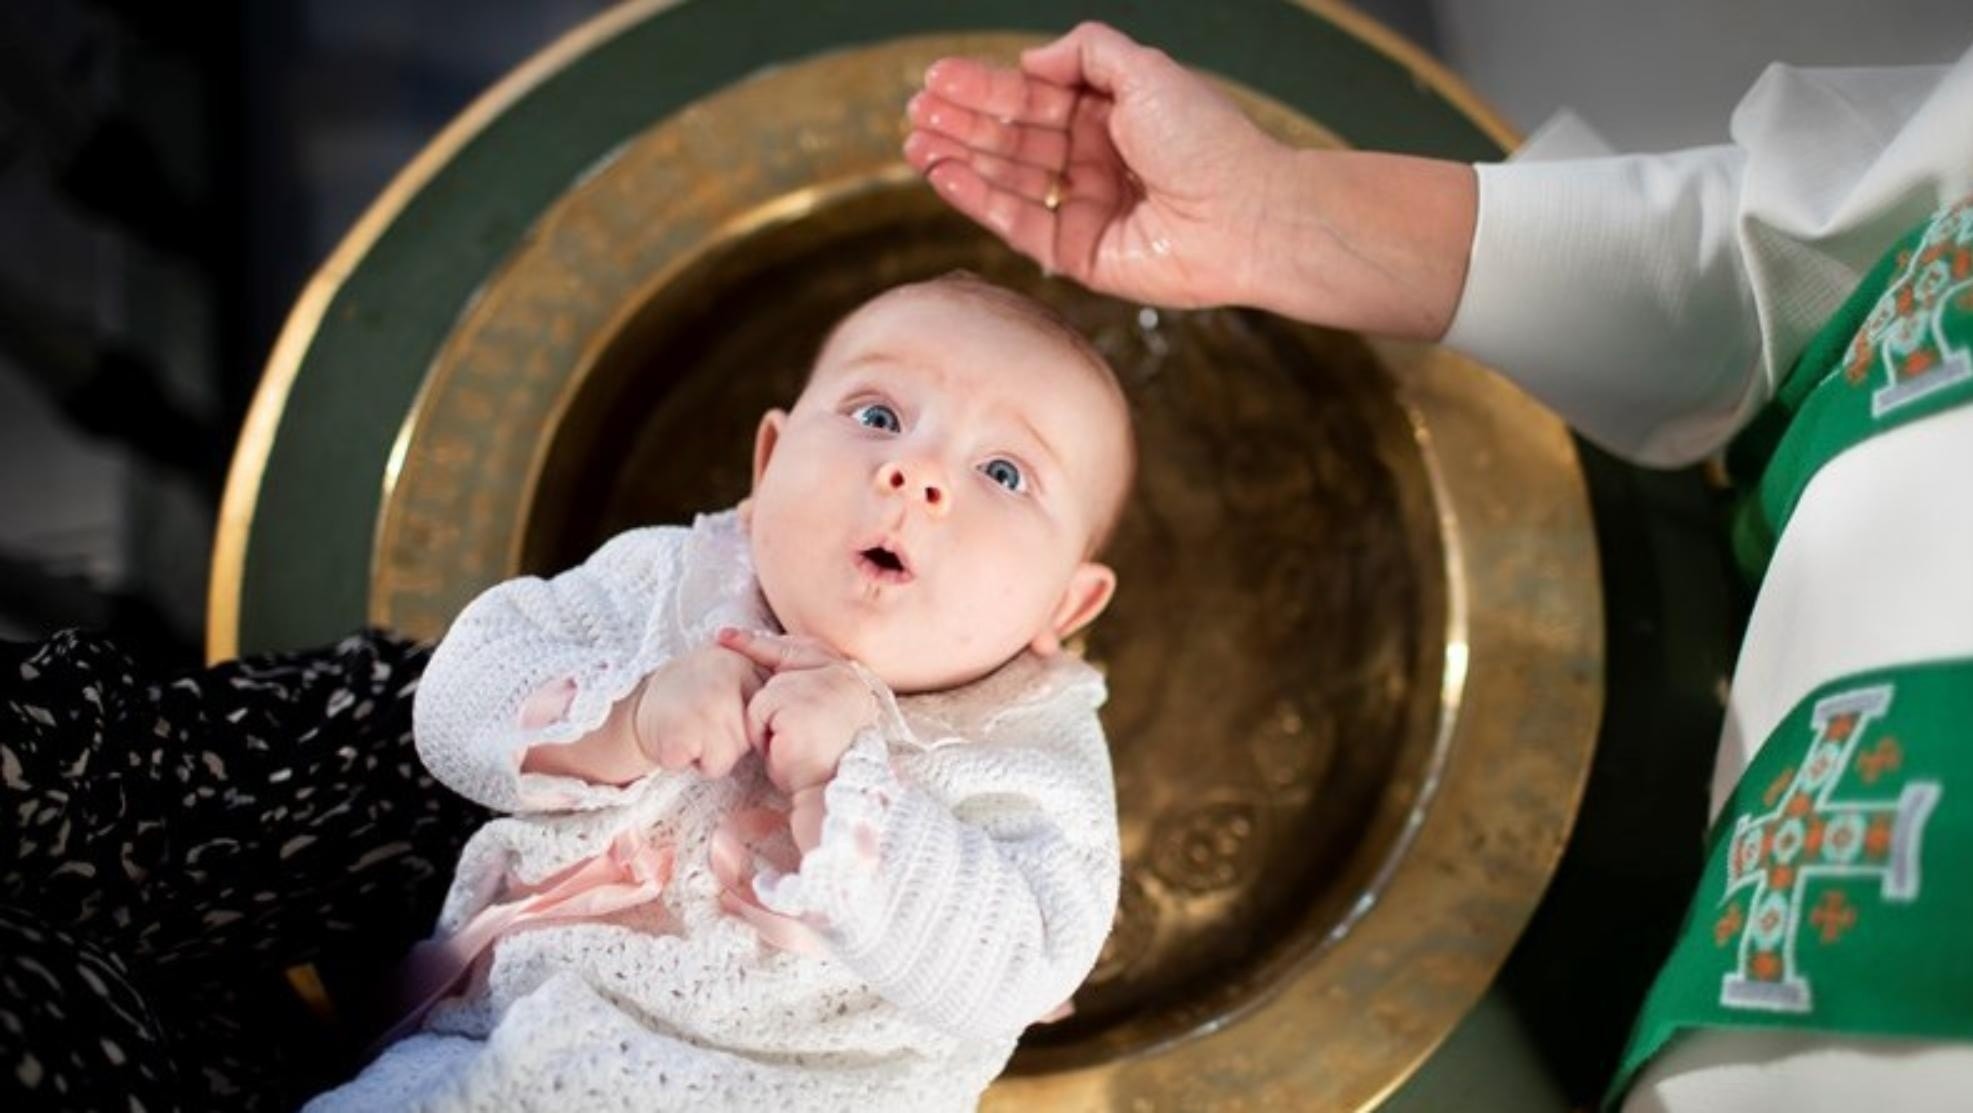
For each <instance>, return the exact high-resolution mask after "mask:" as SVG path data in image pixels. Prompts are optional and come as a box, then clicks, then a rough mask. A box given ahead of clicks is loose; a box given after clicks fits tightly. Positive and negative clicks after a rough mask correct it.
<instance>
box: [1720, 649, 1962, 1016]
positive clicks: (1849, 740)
mask: <svg viewBox="0 0 1973 1113" xmlns="http://www.w3.org/2000/svg"><path fill="white" fill-rule="evenodd" d="M1893 695H1894V689H1893V688H1892V686H1891V685H1888V684H1880V685H1875V686H1872V687H1868V688H1859V689H1855V690H1852V691H1848V692H1842V693H1839V694H1837V695H1833V696H1829V697H1827V698H1825V699H1822V700H1818V701H1817V702H1816V705H1815V708H1814V711H1813V712H1812V713H1811V716H1810V725H1811V726H1812V727H1813V729H1814V731H1815V737H1814V739H1813V740H1812V741H1811V742H1810V744H1809V748H1808V754H1807V756H1806V758H1805V759H1804V760H1803V761H1802V762H1801V764H1800V766H1799V768H1798V769H1797V770H1796V771H1795V772H1794V774H1793V776H1792V778H1791V779H1790V780H1789V782H1788V783H1787V785H1786V786H1785V787H1783V788H1781V790H1780V791H1779V792H1776V791H1774V789H1773V788H1772V787H1770V790H1769V792H1768V793H1766V794H1765V795H1764V799H1763V804H1764V806H1765V807H1766V808H1767V810H1766V811H1764V812H1761V813H1759V814H1757V815H1741V816H1740V817H1738V818H1737V819H1736V820H1735V821H1734V825H1733V842H1732V845H1731V848H1730V850H1729V852H1728V855H1727V875H1726V889H1725V891H1724V892H1723V893H1721V894H1720V901H1721V903H1731V905H1732V910H1731V911H1730V912H1729V913H1728V914H1727V916H1726V917H1725V918H1722V919H1721V920H1720V921H1718V922H1717V923H1716V924H1715V925H1714V927H1715V931H1716V936H1715V938H1718V935H1719V934H1720V933H1727V934H1730V931H1729V924H1731V925H1732V927H1731V931H1737V932H1738V933H1739V936H1740V946H1739V951H1738V955H1737V962H1736V964H1735V968H1734V969H1733V970H1731V971H1729V972H1728V973H1727V974H1726V975H1725V976H1724V977H1722V978H1721V980H1720V1004H1722V1005H1724V1006H1726V1007H1728V1008H1739V1009H1759V1010H1763V1011H1767V1012H1790V1013H1800V1012H1807V1011H1809V1009H1810V1008H1811V1007H1812V1006H1813V1003H1814V997H1813V994H1812V993H1811V992H1810V985H1809V980H1808V978H1807V977H1805V976H1803V974H1802V972H1801V971H1800V969H1798V968H1797V965H1796V954H1795V937H1796V934H1797V932H1798V930H1799V928H1800V924H1801V920H1802V912H1803V906H1804V890H1806V889H1807V887H1808V885H1809V883H1810V882H1812V881H1830V880H1847V879H1859V878H1862V879H1874V880H1876V881H1877V882H1878V893H1879V895H1880V896H1881V897H1882V898H1883V899H1884V900H1885V901H1886V902H1889V903H1894V904H1904V903H1909V902H1911V901H1914V900H1916V899H1918V887H1919V876H1918V862H1919V854H1918V852H1919V839H1920V836H1922V835H1923V833H1924V830H1925V821H1926V820H1927V818H1929V817H1930V815H1931V813H1932V809H1933V807H1934V806H1935V805H1936V804H1937V803H1938V801H1939V791H1940V790H1939V784H1938V782H1937V781H1912V782H1910V783H1907V784H1906V785H1905V786H1904V789H1903V791H1901V792H1900V793H1899V795H1898V798H1897V799H1896V800H1838V799H1834V798H1833V797H1834V794H1835V790H1836V786H1837V784H1838V782H1840V781H1841V780H1842V779H1843V773H1844V772H1845V771H1846V770H1848V769H1850V768H1852V767H1855V768H1856V769H1857V770H1858V779H1860V780H1863V781H1865V782H1866V783H1868V782H1874V781H1876V780H1877V779H1878V778H1879V777H1880V776H1882V775H1883V774H1884V772H1886V771H1887V770H1893V769H1896V768H1897V767H1898V764H1899V761H1900V760H1901V752H1900V751H1899V750H1898V749H1897V744H1896V743H1895V742H1893V741H1892V740H1890V739H1888V738H1885V739H1880V740H1879V741H1878V743H1877V744H1876V746H1875V747H1874V748H1873V749H1870V750H1868V751H1862V752H1859V751H1861V750H1862V747H1861V745H1860V743H1861V741H1862V739H1863V737H1864V735H1865V734H1866V733H1867V730H1868V727H1869V725H1870V723H1871V722H1872V721H1873V720H1876V719H1880V718H1882V717H1883V716H1884V714H1885V713H1886V712H1888V711H1889V710H1890V707H1891V700H1892V697H1893ZM1778 741H1779V740H1777V742H1778ZM1770 744H1775V743H1770ZM1887 744H1888V747H1889V748H1888V749H1887V748H1886V746H1887ZM1867 761H1868V762H1870V763H1871V764H1869V765H1868V766H1866V764H1865V763H1866V762H1867ZM1866 770H1867V771H1866ZM1742 890H1751V893H1750V894H1749V897H1748V900H1747V913H1746V917H1745V923H1744V926H1743V925H1742V923H1741V917H1740V914H1739V901H1738V900H1737V899H1736V898H1737V896H1738V894H1739V893H1740V892H1741V891H1742ZM1808 919H1809V922H1810V926H1811V927H1813V928H1814V929H1816V930H1817V931H1819V932H1820V933H1821V936H1822V941H1823V942H1825V943H1834V942H1835V941H1836V940H1837V939H1838V938H1839V937H1840V936H1841V935H1842V934H1843V933H1844V932H1846V931H1848V930H1850V929H1851V928H1852V927H1854V926H1855V925H1856V921H1857V910H1856V907H1855V906H1854V905H1852V904H1850V903H1849V901H1848V899H1847V897H1845V896H1844V894H1843V893H1842V891H1841V890H1835V889H1829V890H1824V891H1823V894H1822V903H1821V904H1819V905H1817V906H1816V907H1815V909H1814V910H1813V911H1812V912H1811V913H1810V914H1809V917H1808Z"/></svg>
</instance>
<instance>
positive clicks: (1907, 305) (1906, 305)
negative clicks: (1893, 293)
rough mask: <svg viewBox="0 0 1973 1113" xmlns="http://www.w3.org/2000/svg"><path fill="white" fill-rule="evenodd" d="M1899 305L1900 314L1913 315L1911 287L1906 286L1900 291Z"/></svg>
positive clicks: (1903, 315)
mask: <svg viewBox="0 0 1973 1113" xmlns="http://www.w3.org/2000/svg"><path fill="white" fill-rule="evenodd" d="M1897 305H1898V316H1900V317H1909V316H1911V309H1912V297H1911V287H1909V286H1906V287H1905V288H1904V289H1902V290H1899V291H1898V302H1897Z"/></svg>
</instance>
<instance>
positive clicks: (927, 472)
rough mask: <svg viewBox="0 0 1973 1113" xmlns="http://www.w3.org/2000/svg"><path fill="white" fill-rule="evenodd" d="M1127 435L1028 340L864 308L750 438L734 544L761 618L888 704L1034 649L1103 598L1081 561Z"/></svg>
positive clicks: (882, 305)
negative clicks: (860, 673) (853, 671)
mask: <svg viewBox="0 0 1973 1113" xmlns="http://www.w3.org/2000/svg"><path fill="white" fill-rule="evenodd" d="M1128 421H1129V414H1128V411H1127V410H1126V409H1125V405H1124V402H1123V398H1122V396H1121V394H1120V393H1119V392H1118V391H1117V389H1116V387H1115V385H1114V384H1113V383H1111V382H1110V381H1109V380H1108V378H1107V376H1106V375H1105V373H1104V372H1103V371H1101V370H1100V369H1097V368H1092V367H1090V366H1089V365H1087V364H1086V363H1084V362H1083V359H1082V357H1081V355H1080V354H1079V353H1077V352H1076V351H1074V350H1073V349H1072V348H1071V347H1070V346H1069V345H1068V344H1067V343H1065V342H1064V341H1063V340H1062V339H1061V338H1060V337H1056V336H1050V335H1049V334H1048V333H1047V332H1046V331H1044V330H1043V329H1041V328H1040V327H1039V326H1038V325H1035V324H1033V323H1030V322H1025V321H1020V320H1016V319H1011V318H1010V317H1009V316H1007V315H1006V314H1005V313H1003V312H1000V311H996V310H995V309H993V308H990V307H988V306H986V305H983V304H981V302H980V301H979V300H978V295H972V294H968V293H966V292H964V291H953V290H951V289H947V288H942V287H939V286H937V285H932V286H915V287H906V288H904V289H901V290H896V291H892V292H890V293H887V294H885V295H883V296H882V297H880V298H878V299H877V300H875V301H873V302H871V303H869V304H868V305H866V306H864V307H863V308H862V309H859V310H858V311H857V312H856V313H854V314H852V315H851V317H850V318H849V320H847V321H845V322H844V323H843V325H842V326H841V327H840V328H839V329H838V330H837V332H836V334H835V336H834V338H833V339H832V340H831V341H830V343H829V344H828V345H827V346H826V347H825V348H824V350H823V352H822V354H821V355H820V356H819V357H818V359H817V364H816V368H815V373H814V376H813V378H812V379H811V380H810V382H809V386H808V388H807V389H806V390H805V391H804V392H803V393H802V396H801V398H800V399H799V400H797V402H796V403H795V406H794V409H793V410H792V411H790V412H788V413H785V414H784V413H782V412H781V411H779V410H776V411H774V412H771V413H769V414H768V415H767V416H766V417H765V418H764V419H763V420H762V422H761V428H760V437H759V441H758V443H757V445H756V448H755V460H754V494H753V498H752V500H751V503H750V508H749V511H748V522H749V525H748V528H749V530H750V534H751V538H752V544H753V554H754V563H755V568H756V571H757V572H758V574H759V577H760V584H761V590H762V592H763V593H764V594H765V595H766V597H767V602H768V605H769V606H771V607H772V608H773V610H774V614H775V616H776V617H777V618H779V619H780V621H781V623H782V625H783V626H784V627H786V628H787V629H788V630H789V631H790V632H791V633H797V634H806V635H809V636H812V637H817V638H820V639H822V640H823V641H825V642H828V643H829V644H830V645H833V646H834V647H835V648H836V649H838V650H839V651H841V652H843V653H846V654H848V655H849V656H851V657H854V658H856V659H857V660H859V661H861V662H863V664H864V665H866V666H868V667H869V668H870V669H871V670H872V671H874V672H875V673H876V674H877V675H878V676H880V677H882V678H883V679H884V681H885V682H886V683H888V684H889V685H891V686H892V687H893V688H894V689H896V690H898V691H901V692H912V691H925V690H930V689H938V688H949V687H952V686H954V685H957V684H961V683H965V682H966V681H969V680H973V679H975V678H977V677H980V676H983V675H985V674H986V673H988V672H991V671H992V670H993V669H995V668H997V667H999V666H1000V665H1001V664H1002V663H1004V662H1006V661H1007V660H1008V659H1009V658H1011V657H1013V656H1014V655H1015V654H1017V653H1019V652H1020V651H1021V650H1022V649H1023V648H1033V649H1035V650H1036V651H1037V652H1042V653H1052V652H1054V651H1055V650H1056V649H1057V648H1058V640H1059V639H1060V638H1061V637H1063V636H1065V635H1066V634H1068V633H1069V632H1071V631H1073V630H1074V629H1076V628H1078V627H1080V626H1081V625H1082V624H1084V623H1086V622H1088V621H1089V620H1090V619H1092V618H1094V617H1095V616H1096V614H1097V613H1098V612H1099V611H1101V610H1102V609H1103V606H1104V604H1105V603H1107V602H1108V601H1109V598H1110V593H1111V590H1112V589H1113V587H1114V586H1115V576H1114V575H1113V574H1112V573H1111V572H1110V570H1109V569H1108V568H1106V567H1104V566H1102V565H1100V564H1095V563H1093V562H1091V561H1089V560H1088V559H1087V558H1088V556H1089V552H1090V548H1091V539H1092V537H1093V536H1094V535H1095V533H1096V531H1098V530H1099V529H1101V528H1102V526H1103V524H1104V522H1105V521H1106V520H1107V518H1108V517H1109V516H1110V515H1111V513H1112V512H1113V509H1114V508H1115V506H1116V505H1117V503H1118V502H1119V501H1120V500H1121V499H1122V497H1123V493H1124V487H1125V485H1126V484H1127V482H1128V471H1129V451H1130V450H1129V427H1128Z"/></svg>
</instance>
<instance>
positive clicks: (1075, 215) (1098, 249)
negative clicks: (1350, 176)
mask: <svg viewBox="0 0 1973 1113" xmlns="http://www.w3.org/2000/svg"><path fill="white" fill-rule="evenodd" d="M906 111H907V114H908V116H909V118H910V122H911V126H912V131H911V134H910V135H909V137H907V138H906V140H905V146H904V153H905V157H906V158H907V159H908V160H909V161H910V162H911V164H912V165H913V166H915V167H917V168H918V169H919V170H920V171H922V172H923V173H924V174H925V176H926V178H927V179H928V180H929V181H930V182H931V183H932V185H933V186H934V187H935V188H937V189H938V191H939V192H940V194H942V195H943V196H944V197H945V198H946V199H947V200H948V201H949V202H950V203H951V204H952V205H953V206H954V207H955V208H957V209H958V210H959V211H960V212H962V213H965V214H966V215H967V216H969V217H971V218H973V219H974V220H976V221H978V222H980V223H981V224H983V225H985V226H986V227H987V228H989V229H991V230H992V231H994V232H995V233H997V234H999V235H1000V236H1001V237H1002V238H1004V239H1006V240H1007V242H1008V243H1009V244H1010V245H1012V246H1013V247H1014V248H1015V249H1016V250H1018V251H1020V252H1022V253H1024V254H1026V255H1028V256H1030V257H1032V258H1033V259H1034V260H1035V261H1036V262H1039V263H1040V264H1041V265H1042V266H1043V267H1044V268H1046V269H1048V270H1051V271H1056V272H1059V273H1061V274H1065V275H1068V276H1069V277H1071V278H1074V279H1075V280H1076V281H1078V282H1081V283H1083V284H1084V285H1086V286H1089V287H1091V288H1093V289H1096V290H1100V291H1102V292H1104V293H1108V294H1114V295H1117V296H1119V297H1124V298H1129V299H1133V300H1137V301H1146V302H1153V303H1156V304H1160V305H1170V306H1197V305H1213V304H1221V303H1226V302H1238V301H1245V300H1250V299H1249V297H1248V296H1247V293H1248V289H1249V287H1250V286H1251V284H1252V282H1253V275H1252V273H1251V264H1252V262H1253V261H1254V260H1255V259H1256V258H1257V257H1258V256H1257V249H1258V248H1259V246H1260V244H1261V241H1262V239H1263V237H1264V236H1265V235H1266V234H1267V229H1266V210H1267V208H1268V202H1269V194H1270V189H1269V183H1270V181H1271V179H1273V178H1274V177H1275V176H1277V175H1279V174H1280V173H1282V172H1283V170H1284V167H1283V165H1282V164H1283V162H1284V158H1285V156H1286V154H1287V151H1286V149H1285V148H1284V147H1282V145H1281V144H1279V143H1276V142H1275V141H1274V140H1272V139H1271V138H1269V137H1268V136H1266V135H1264V134H1262V133H1261V131H1260V129H1258V128H1256V127H1255V126H1254V125H1253V124H1252V123H1250V122H1249V121H1248V120H1247V118H1246V117H1245V116H1244V115H1242V114H1241V112H1240V110H1239V109H1238V108H1237V107H1235V106H1234V105H1233V104H1232V102H1230V101H1229V100H1227V98H1226V97H1225V96H1224V95H1223V94H1222V93H1221V92H1220V91H1219V90H1218V89H1217V88H1215V87H1214V86H1213V84H1212V83H1211V82H1209V81H1207V80H1206V79H1205V78H1203V77H1201V76H1199V75H1198V74H1195V73H1192V72H1191V71H1189V70H1187V69H1185V68H1184V67H1182V66H1180V65H1179V64H1178V63H1176V62H1174V61H1172V60H1171V59H1170V58H1169V57H1167V56H1166V55H1165V54H1164V53H1163V52H1162V51H1158V50H1153V49H1151V48H1148V47H1145V46H1141V45H1139V44H1138V43H1136V42H1133V41H1132V40H1130V39H1129V38H1127V37H1125V36H1124V35H1123V33H1122V32H1119V31H1117V30H1115V29H1113V28H1110V27H1107V26H1104V25H1103V24H1100V23H1085V24H1083V25H1081V26H1080V27H1077V28H1076V29H1075V30H1074V31H1071V32H1070V33H1069V34H1067V35H1065V36H1063V37H1062V38H1060V39H1057V40H1056V41H1054V42H1052V43H1049V44H1048V45H1046V46H1043V47H1038V48H1036V49H1033V50H1029V51H1026V52H1024V53H1023V54H1022V55H1021V64H1020V68H1019V69H1015V70H1009V69H1002V68H999V67H995V66H989V65H987V64H985V63H982V62H978V61H973V60H971V59H966V58H945V59H941V60H939V61H938V62H936V63H934V64H933V65H932V67H931V68H930V69H929V70H927V71H926V73H925V89H924V91H922V92H920V93H919V94H918V95H917V96H915V97H913V98H912V100H911V103H910V105H909V107H908V108H907V110H906Z"/></svg>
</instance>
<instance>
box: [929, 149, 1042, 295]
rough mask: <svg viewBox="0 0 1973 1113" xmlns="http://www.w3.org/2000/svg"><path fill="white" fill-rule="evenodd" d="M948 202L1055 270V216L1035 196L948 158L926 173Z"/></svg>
mask: <svg viewBox="0 0 1973 1113" xmlns="http://www.w3.org/2000/svg"><path fill="white" fill-rule="evenodd" d="M925 180H926V181H928V182H930V183H932V188H933V189H936V190H938V191H939V196H941V197H943V198H945V200H946V203H947V204H949V205H951V206H952V207H953V208H955V209H958V210H959V211H960V212H962V213H964V214H966V216H968V217H970V218H972V219H973V220H974V221H976V222H978V223H979V224H981V225H983V226H984V227H985V228H986V229H987V230H988V231H990V232H993V233H994V234H995V235H998V236H999V237H1000V238H1001V239H1004V240H1006V241H1007V243H1008V246H1010V247H1012V248H1013V249H1014V250H1016V251H1018V252H1020V253H1021V254H1023V255H1026V256H1027V257H1028V258H1030V259H1033V260H1034V261H1035V262H1037V263H1040V264H1041V265H1042V266H1043V267H1046V268H1048V269H1050V270H1053V269H1055V214H1054V213H1052V212H1049V211H1048V208H1047V206H1045V205H1043V204H1042V203H1041V202H1040V201H1038V200H1035V199H1034V198H1031V197H1024V196H1022V195H1020V194H1018V193H1014V192H1012V191H1010V190H1006V189H1002V188H1000V187H999V186H996V185H994V184H992V183H991V182H988V181H987V180H986V179H985V178H983V177H981V176H980V172H979V171H977V170H975V169H973V168H972V167H971V166H969V165H967V164H966V163H964V162H960V161H958V160H955V159H948V160H946V161H944V162H940V163H936V164H934V165H933V166H932V167H931V169H929V170H927V171H926V172H925Z"/></svg>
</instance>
